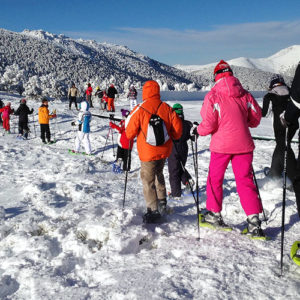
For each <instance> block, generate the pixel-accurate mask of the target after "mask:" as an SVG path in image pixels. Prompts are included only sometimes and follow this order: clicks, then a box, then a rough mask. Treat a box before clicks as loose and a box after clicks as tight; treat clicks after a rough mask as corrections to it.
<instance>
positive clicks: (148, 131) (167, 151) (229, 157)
mask: <svg viewBox="0 0 300 300" xmlns="http://www.w3.org/2000/svg"><path fill="white" fill-rule="evenodd" d="M214 80H215V85H214V87H213V88H212V89H211V91H210V92H209V93H208V94H207V95H206V96H205V99H204V103H203V106H202V108H201V111H200V114H201V117H202V121H201V122H200V124H198V123H196V122H194V124H192V123H191V122H190V121H188V120H185V118H184V112H183V107H182V105H181V104H178V103H177V104H175V105H174V106H173V107H170V106H169V105H168V104H167V103H165V102H163V101H162V100H161V98H160V87H159V84H158V83H157V82H156V81H153V80H150V81H147V82H146V83H145V84H144V86H143V90H142V100H143V102H142V103H140V104H138V105H136V103H134V102H133V103H132V106H134V107H133V109H132V110H131V111H129V110H125V109H122V110H121V113H122V117H123V119H122V120H121V122H120V123H119V124H116V123H115V122H113V121H111V122H110V123H109V125H110V127H111V128H112V129H115V130H117V131H118V132H119V138H118V150H117V161H118V162H119V167H120V166H121V163H122V164H123V170H124V171H129V170H130V168H131V151H132V146H133V143H134V141H135V138H136V143H137V151H138V155H139V159H140V162H141V171H140V176H141V180H142V184H143V193H144V198H145V202H146V208H147V211H146V213H145V214H144V216H143V220H144V222H146V223H155V222H158V221H159V220H160V219H161V217H162V215H163V214H164V213H165V211H166V207H167V192H166V185H165V179H164V174H163V169H164V165H165V161H166V159H168V170H169V174H170V176H169V180H170V187H171V194H170V195H169V197H173V198H177V199H180V197H181V195H182V193H183V191H182V185H183V187H184V188H192V186H193V184H194V182H193V179H192V177H191V175H190V174H189V173H188V172H187V170H186V168H185V164H186V161H187V156H188V144H187V142H188V140H190V139H191V140H192V141H197V138H198V136H199V135H200V136H206V135H211V143H210V151H211V157H210V164H209V171H208V176H207V184H206V197H207V199H206V211H205V213H204V215H203V218H202V219H201V222H202V223H205V224H211V225H213V226H215V227H226V226H227V225H226V223H225V222H224V220H223V218H222V215H221V212H222V202H223V188H222V184H223V180H224V175H225V171H226V169H227V166H228V164H229V163H230V162H231V164H232V169H233V172H234V176H235V180H236V186H237V192H238V194H239V198H240V201H241V205H242V208H243V210H244V212H245V214H246V216H247V224H248V226H247V228H246V231H245V232H246V233H247V234H249V235H251V236H254V237H264V232H263V230H262V228H261V221H260V219H259V214H260V213H262V210H263V208H262V203H261V200H260V198H259V196H258V190H257V186H256V185H255V184H254V181H253V167H252V161H253V151H254V148H255V145H254V142H253V140H252V137H251V134H250V130H249V127H250V128H253V127H257V126H258V125H259V124H260V121H261V118H262V117H264V116H266V115H267V112H268V110H269V105H270V102H271V103H272V110H273V114H274V133H275V139H276V148H275V150H274V153H273V157H272V163H271V168H270V172H269V174H268V176H270V177H271V178H274V177H275V178H278V177H281V176H282V172H283V169H284V157H285V155H284V154H285V150H286V149H287V157H288V159H287V173H288V176H289V178H290V179H291V181H292V183H293V187H294V191H295V194H296V202H297V207H298V213H299V216H300V161H299V157H298V160H297V159H296V158H295V155H294V153H293V150H292V149H291V147H290V142H291V139H292V137H293V136H294V134H295V132H296V130H297V129H298V127H299V124H298V118H299V117H300V64H299V65H298V67H297V70H296V74H295V77H294V80H293V83H292V86H291V89H290V88H289V87H288V86H287V85H286V84H285V82H284V79H283V78H282V77H281V76H279V75H276V76H275V77H273V78H272V79H271V82H270V86H269V92H268V93H267V94H266V95H265V97H264V100H263V108H262V109H261V108H260V106H259V105H258V103H257V102H256V100H255V99H254V98H253V96H252V95H251V93H249V92H248V91H246V90H245V89H244V88H243V87H242V85H241V83H240V82H239V80H238V79H237V78H236V77H235V76H234V75H233V71H232V69H231V67H230V66H229V64H228V63H227V62H225V61H223V60H221V61H220V62H219V63H218V64H217V65H216V67H215V68H214ZM110 88H111V89H115V88H114V86H113V85H111V86H110ZM110 88H109V89H110ZM75 89H76V87H75V85H73V86H72V87H71V89H70V91H69V95H70V107H71V104H72V103H73V102H75V105H76V108H77V102H76V101H75V100H74V97H75V98H76V97H77V96H78V94H77V92H76V90H75ZM109 89H108V92H107V97H108V99H113V95H116V94H117V92H116V90H115V92H114V93H113V94H110V92H109V91H110V90H109ZM88 90H89V92H88ZM96 90H97V92H96V95H98V94H99V95H100V96H102V97H101V99H102V98H103V95H104V92H103V93H102V94H101V90H100V88H97V89H96ZM97 93H98V94H97ZM86 95H87V97H86V99H85V100H84V101H82V102H81V103H80V104H79V109H80V112H79V115H78V118H77V120H76V121H75V122H72V125H74V126H78V135H77V137H76V141H75V149H74V153H77V152H79V151H80V145H81V143H82V142H83V144H84V147H85V151H86V153H87V154H90V153H91V146H90V141H89V132H90V121H91V113H90V112H89V108H90V107H92V105H91V104H92V103H91V97H88V96H91V95H92V88H91V86H90V84H89V85H88V89H87V91H86ZM136 96H137V93H136V91H135V92H134V90H130V91H129V94H128V97H130V99H131V100H134V101H136ZM110 97H111V98H110ZM107 105H108V110H109V111H115V108H114V104H113V101H111V100H110V101H107ZM0 112H2V113H3V116H2V118H3V126H4V124H5V126H6V127H5V128H7V121H5V122H4V120H5V118H6V116H7V115H9V114H11V113H13V110H11V108H10V104H8V105H7V106H5V107H4V108H1V109H0ZM32 112H33V109H32V110H29V108H28V107H27V106H26V100H25V99H22V100H21V104H20V107H19V108H18V109H17V110H16V112H15V114H17V115H19V116H20V122H19V130H20V131H19V132H21V131H22V132H23V131H25V132H28V124H27V123H28V119H27V118H26V117H25V116H26V115H27V116H28V114H31V113H32ZM4 113H5V114H4ZM21 116H22V117H21ZM55 117H56V115H55V113H52V114H50V113H49V109H48V101H47V99H44V100H43V102H42V105H41V107H40V108H39V123H40V125H41V138H42V141H43V142H46V139H47V142H51V139H50V137H51V136H50V130H49V120H50V119H51V118H55ZM286 128H288V129H286ZM22 134H23V133H22ZM286 145H287V146H286Z"/></svg>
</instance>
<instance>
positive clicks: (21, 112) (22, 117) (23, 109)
mask: <svg viewBox="0 0 300 300" xmlns="http://www.w3.org/2000/svg"><path fill="white" fill-rule="evenodd" d="M32 113H33V108H32V109H31V110H30V109H29V107H28V106H27V105H26V103H22V104H20V106H19V107H18V109H17V110H16V111H15V115H17V116H19V123H28V115H30V114H32Z"/></svg>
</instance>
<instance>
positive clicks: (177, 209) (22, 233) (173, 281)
mask: <svg viewBox="0 0 300 300" xmlns="http://www.w3.org/2000/svg"><path fill="white" fill-rule="evenodd" d="M2 96H3V98H5V100H7V101H8V100H9V101H11V102H12V104H13V105H12V106H13V107H15V108H16V107H17V106H18V102H19V99H20V98H19V97H17V96H13V95H3V94H2ZM259 100H261V99H259ZM175 102H177V101H173V100H172V101H170V102H168V103H170V104H171V105H172V104H174V103H175ZM179 102H180V101H179ZM27 103H28V106H29V107H30V108H31V107H33V108H34V109H35V112H34V114H35V116H34V118H35V120H37V116H36V114H37V109H38V107H39V105H40V104H39V103H37V102H35V101H33V100H30V99H28V101H27ZM182 105H183V107H184V111H185V116H186V118H187V119H189V120H192V121H194V120H195V121H199V111H200V108H201V102H199V101H184V102H182ZM67 106H68V105H67V103H63V102H61V101H54V102H50V104H49V109H50V111H51V110H52V109H54V108H56V109H57V114H58V118H57V120H56V122H57V123H56V124H55V123H54V122H51V125H50V127H51V131H52V133H54V131H56V132H55V137H56V138H57V143H55V144H53V145H43V144H42V143H41V140H40V138H39V128H38V127H36V130H37V136H38V137H36V138H35V136H34V132H33V123H32V121H31V123H30V127H31V130H32V133H31V135H30V139H29V140H28V141H22V140H17V139H16V134H11V135H5V136H1V135H2V134H3V130H2V129H1V131H0V140H1V142H0V161H1V168H0V299H53V298H55V299H70V298H72V299H199V298H200V297H205V299H253V298H258V299H283V298H285V299H295V298H296V299H297V297H298V295H299V293H300V284H299V283H300V271H299V268H297V266H296V265H294V264H293V262H292V261H291V260H290V259H289V256H288V255H289V249H290V247H291V245H292V243H293V242H294V241H295V240H297V239H299V229H300V225H299V217H298V216H297V213H296V206H295V198H294V194H293V193H292V192H290V191H287V207H286V234H285V247H284V276H283V277H279V274H280V269H279V260H280V229H281V227H280V226H281V201H282V188H281V183H280V182H270V181H268V180H267V179H265V178H264V175H263V171H262V170H263V168H264V167H266V166H269V165H270V162H271V155H272V152H273V149H274V142H264V141H256V142H255V143H256V150H255V154H254V162H253V166H254V170H255V171H256V177H257V180H258V184H259V186H260V192H261V197H262V199H263V205H264V209H265V212H266V215H267V216H268V217H269V221H268V224H267V225H265V223H263V228H265V231H266V233H267V234H268V235H270V236H271V237H272V241H269V242H262V241H252V240H250V239H248V238H247V237H243V236H241V235H240V230H241V229H242V228H243V227H244V226H245V224H246V223H245V220H246V216H245V215H244V212H243V211H242V208H241V205H240V202H239V198H238V195H237V193H236V187H235V181H234V175H233V172H232V169H231V166H229V167H228V170H227V173H226V176H225V180H224V203H223V212H222V214H223V218H224V220H225V222H227V223H229V224H230V225H232V226H233V227H234V231H233V232H219V231H211V230H209V229H205V228H201V229H200V241H197V235H198V233H197V223H196V222H197V218H196V208H195V204H194V200H193V198H192V196H191V195H187V196H185V197H184V198H183V200H182V201H169V203H168V205H169V206H170V207H171V208H172V210H173V212H172V213H171V214H170V215H168V216H167V219H168V222H166V223H163V224H161V225H159V226H149V228H148V229H147V228H146V227H144V226H143V224H142V215H143V213H144V211H145V203H144V199H143V193H142V183H141V181H140V179H139V168H140V165H139V159H138V156H137V152H136V147H135V146H134V149H133V153H132V172H130V173H129V178H128V184H127V193H126V202H125V209H124V211H122V201H123V193H124V177H125V175H124V174H119V175H116V174H114V173H112V172H111V170H112V164H111V163H108V162H112V161H114V156H113V149H112V143H111V137H109V139H108V150H107V151H105V152H104V155H103V158H101V156H102V151H103V148H104V145H105V141H106V137H107V133H108V129H109V127H108V122H109V120H103V119H99V118H96V117H94V118H93V121H92V126H91V129H92V132H91V135H90V139H91V144H92V149H93V153H94V154H95V155H94V156H84V155H76V156H73V155H70V154H68V149H72V148H73V144H74V138H75V134H76V133H75V132H74V131H73V129H72V126H71V125H70V123H71V122H72V120H73V119H74V117H75V116H76V115H77V112H76V111H75V110H73V111H69V110H68V107H67ZM128 106H129V103H127V102H126V101H125V99H124V101H122V99H121V100H120V101H118V103H117V111H119V110H120V108H128ZM91 112H92V113H94V114H99V113H100V112H99V107H98V105H97V104H96V108H95V109H94V110H93V109H92V110H91ZM116 115H118V113H117V114H116ZM29 118H30V120H32V117H31V116H29ZM254 133H255V134H257V135H270V136H272V135H273V133H272V125H271V118H268V119H264V120H263V121H262V124H261V126H260V127H259V128H258V129H255V130H254ZM114 141H115V143H116V141H117V134H115V135H114ZM209 141H210V137H204V138H199V140H198V164H199V187H200V206H201V208H203V207H205V186H206V177H207V170H208V164H209V159H210V152H209V149H208V148H209ZM190 150H191V148H190ZM295 150H296V149H295ZM186 167H187V169H188V170H189V171H190V173H191V174H192V175H194V170H193V159H192V155H191V151H190V155H189V158H188V162H187V165H186ZM165 179H166V183H167V187H168V190H169V183H168V171H167V166H166V167H165Z"/></svg>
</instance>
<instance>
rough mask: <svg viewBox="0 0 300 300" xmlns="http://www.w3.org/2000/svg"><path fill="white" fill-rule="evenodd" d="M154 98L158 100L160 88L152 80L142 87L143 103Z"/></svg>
mask: <svg viewBox="0 0 300 300" xmlns="http://www.w3.org/2000/svg"><path fill="white" fill-rule="evenodd" d="M153 97H155V98H156V99H157V98H159V99H160V87H159V84H158V83H157V82H156V81H154V80H149V81H147V82H146V83H145V84H144V86H143V101H145V100H150V99H151V98H153Z"/></svg>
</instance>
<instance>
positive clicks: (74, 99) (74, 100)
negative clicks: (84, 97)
mask: <svg viewBox="0 0 300 300" xmlns="http://www.w3.org/2000/svg"><path fill="white" fill-rule="evenodd" d="M73 102H74V104H75V107H76V109H77V101H76V97H70V98H69V109H71V106H72V103H73Z"/></svg>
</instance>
